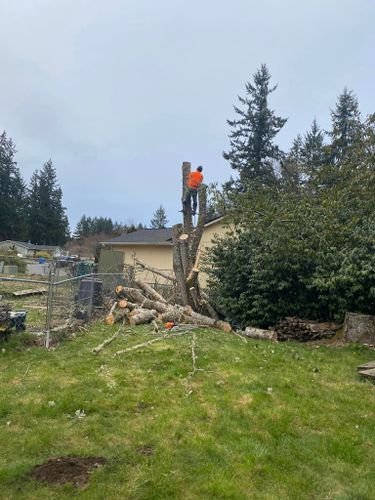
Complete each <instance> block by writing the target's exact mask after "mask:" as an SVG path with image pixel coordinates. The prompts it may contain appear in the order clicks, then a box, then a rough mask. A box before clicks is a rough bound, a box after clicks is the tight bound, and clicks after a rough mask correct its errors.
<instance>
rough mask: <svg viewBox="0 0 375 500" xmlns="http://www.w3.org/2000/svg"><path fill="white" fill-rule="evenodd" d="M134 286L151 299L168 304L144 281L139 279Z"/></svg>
mask: <svg viewBox="0 0 375 500" xmlns="http://www.w3.org/2000/svg"><path fill="white" fill-rule="evenodd" d="M134 284H135V285H137V286H138V287H139V288H141V289H142V290H143V291H144V293H145V294H146V295H147V297H148V298H149V299H151V300H156V301H158V302H163V303H164V304H167V301H166V300H165V298H164V297H163V296H162V295H160V293H158V292H157V291H156V290H154V289H153V288H152V287H151V286H150V285H148V284H147V283H145V282H144V281H141V280H139V279H137V280H135V281H134Z"/></svg>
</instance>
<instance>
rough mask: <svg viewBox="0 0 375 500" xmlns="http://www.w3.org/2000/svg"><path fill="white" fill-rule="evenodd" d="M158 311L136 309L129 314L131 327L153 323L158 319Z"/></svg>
mask: <svg viewBox="0 0 375 500" xmlns="http://www.w3.org/2000/svg"><path fill="white" fill-rule="evenodd" d="M157 315H158V313H157V311H155V309H151V310H150V309H134V310H133V311H132V312H131V313H130V314H129V325H131V326H136V325H144V324H145V323H151V321H153V320H154V319H155V318H157Z"/></svg>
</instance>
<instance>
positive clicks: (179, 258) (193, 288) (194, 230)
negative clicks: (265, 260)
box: [172, 162, 217, 318]
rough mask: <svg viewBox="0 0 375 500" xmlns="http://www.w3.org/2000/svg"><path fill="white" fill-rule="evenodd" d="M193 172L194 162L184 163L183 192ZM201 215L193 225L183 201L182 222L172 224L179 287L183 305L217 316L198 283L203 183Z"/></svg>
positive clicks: (202, 203) (202, 201)
mask: <svg viewBox="0 0 375 500" xmlns="http://www.w3.org/2000/svg"><path fill="white" fill-rule="evenodd" d="M190 171H191V164H190V163H189V162H184V163H183V164H182V193H184V191H185V188H186V185H187V179H188V176H189V173H190ZM198 206H199V217H198V223H197V226H196V227H194V225H193V219H192V213H191V206H190V205H189V204H187V205H186V204H184V203H183V204H182V208H183V214H184V215H183V221H184V223H183V225H181V224H176V225H175V226H173V231H172V241H173V270H174V273H175V275H176V280H177V286H178V290H179V293H180V297H181V300H182V304H183V305H184V306H192V307H193V308H194V309H195V310H197V311H199V312H200V313H203V314H205V315H209V316H213V317H215V318H216V317H217V314H216V312H215V311H214V308H213V307H212V306H211V305H209V303H208V301H207V298H206V299H204V298H203V297H202V294H201V290H200V287H199V283H198V274H199V261H200V258H201V252H200V251H199V250H198V249H199V245H200V242H201V238H202V234H203V230H204V225H205V222H206V213H207V187H206V186H205V185H204V184H202V185H201V186H200V188H199V200H198Z"/></svg>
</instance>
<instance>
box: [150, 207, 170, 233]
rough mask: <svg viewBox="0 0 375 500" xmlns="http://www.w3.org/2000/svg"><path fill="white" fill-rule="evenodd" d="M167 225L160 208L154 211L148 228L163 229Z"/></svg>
mask: <svg viewBox="0 0 375 500" xmlns="http://www.w3.org/2000/svg"><path fill="white" fill-rule="evenodd" d="M167 223H168V220H167V214H166V213H165V210H164V207H163V206H162V205H160V207H159V208H158V209H157V210H156V211H155V213H154V216H153V218H152V219H151V221H150V227H151V228H152V229H164V228H165V227H166V225H167Z"/></svg>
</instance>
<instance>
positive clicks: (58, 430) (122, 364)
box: [0, 324, 375, 499]
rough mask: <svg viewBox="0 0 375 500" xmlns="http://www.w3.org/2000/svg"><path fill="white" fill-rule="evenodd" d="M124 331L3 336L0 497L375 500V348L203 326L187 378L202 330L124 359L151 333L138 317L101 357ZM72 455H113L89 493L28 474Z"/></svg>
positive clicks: (93, 329) (97, 473)
mask: <svg viewBox="0 0 375 500" xmlns="http://www.w3.org/2000/svg"><path fill="white" fill-rule="evenodd" d="M115 331H116V327H115V326H114V327H109V326H106V325H102V324H94V325H92V327H91V328H90V330H89V331H88V332H87V333H81V334H77V336H76V337H75V338H74V339H71V340H68V341H64V342H62V343H60V345H59V346H58V347H57V348H56V349H54V350H50V351H46V350H45V349H42V348H38V347H27V344H28V342H27V340H28V338H27V337H24V338H25V341H22V334H20V335H13V336H12V338H11V339H10V341H9V342H8V343H5V342H4V343H2V344H1V345H0V381H1V397H0V498H1V499H8V498H9V499H11V498H12V499H13V498H14V499H26V498H27V499H41V498H48V499H55V498H58V499H60V498H66V499H68V498H69V499H70V498H85V499H104V498H106V499H112V498H113V499H126V498H131V499H144V498H146V499H154V498H155V499H158V498H160V499H165V498H179V499H180V498H181V499H201V498H202V499H206V498H207V499H211V498H212V499H214V498H215V499H216V498H233V499H245V498H251V499H257V498H262V499H263V498H264V499H273V498H275V499H280V498H288V499H304V498H308V499H315V498H316V499H371V498H375V465H374V464H375V397H374V396H375V386H374V385H373V384H372V383H370V382H368V381H363V380H360V378H359V377H358V375H357V370H356V367H357V365H359V364H360V363H363V362H367V361H370V360H373V359H375V352H374V351H370V350H369V349H368V348H365V347H357V346H347V347H333V346H319V347H318V346H316V345H302V344H297V343H276V344H273V343H269V342H262V341H248V342H246V343H245V342H243V341H242V340H241V339H239V338H238V337H235V336H232V335H230V334H225V333H222V332H218V331H214V330H198V331H197V335H196V339H197V348H196V353H197V355H198V359H197V367H198V368H200V369H202V371H197V372H196V373H195V374H194V375H193V376H191V377H188V374H189V372H191V370H192V358H191V341H192V334H189V335H185V336H183V337H181V338H173V339H167V340H165V341H162V342H159V343H155V344H153V345H151V346H149V347H146V348H143V349H140V350H137V351H133V352H130V353H127V354H124V355H122V356H119V357H114V356H113V354H114V352H115V351H116V350H118V349H122V348H125V347H127V346H131V345H134V344H137V343H139V342H142V341H145V340H149V339H151V338H153V337H152V335H153V334H152V331H151V328H150V327H137V328H135V329H133V330H129V331H128V332H126V333H124V334H122V336H120V337H119V338H117V339H116V340H115V341H114V342H113V343H112V344H111V345H109V346H108V347H107V348H106V349H105V350H104V351H103V352H102V353H101V354H99V355H93V354H92V353H91V349H92V348H93V347H95V346H96V345H98V344H99V343H100V342H101V341H102V340H104V339H105V338H107V337H109V336H110V335H112V334H113V333H114V332H115ZM51 402H54V404H53V403H51ZM76 410H83V411H84V412H85V414H86V416H85V417H84V418H82V419H77V418H76V417H75V416H74V415H75V412H76ZM144 450H148V453H144V452H143V451H144ZM63 455H77V456H89V455H90V456H91V455H92V456H103V457H106V459H107V464H106V465H105V466H104V467H103V468H101V469H98V470H96V471H95V472H93V473H92V475H91V479H90V482H89V484H88V486H87V487H86V488H85V489H81V490H79V489H75V488H74V487H73V486H71V485H65V486H48V485H45V484H40V483H37V482H35V481H33V480H31V479H30V478H29V477H28V474H29V472H30V470H31V468H32V467H33V466H34V465H35V464H41V463H43V462H44V461H46V460H47V459H48V458H50V457H59V456H63Z"/></svg>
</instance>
